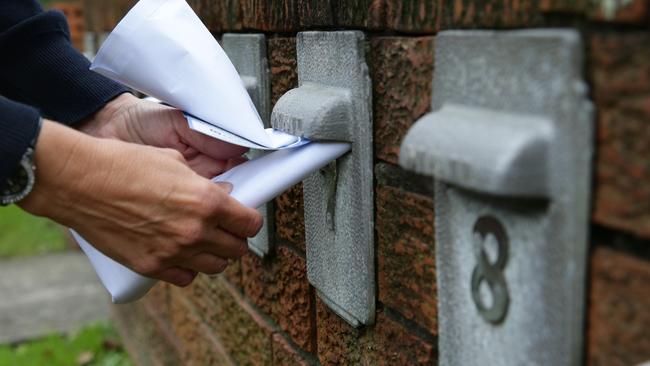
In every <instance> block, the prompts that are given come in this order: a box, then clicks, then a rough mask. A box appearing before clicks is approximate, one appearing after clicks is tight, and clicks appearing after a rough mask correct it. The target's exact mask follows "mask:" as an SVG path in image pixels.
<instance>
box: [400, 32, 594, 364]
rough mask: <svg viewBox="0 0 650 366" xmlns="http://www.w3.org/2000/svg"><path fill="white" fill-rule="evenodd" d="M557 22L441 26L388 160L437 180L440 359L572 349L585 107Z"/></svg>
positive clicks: (583, 217) (571, 41)
mask: <svg viewBox="0 0 650 366" xmlns="http://www.w3.org/2000/svg"><path fill="white" fill-rule="evenodd" d="M582 50H583V46H582V44H581V40H580V36H579V35H578V34H577V33H576V32H573V31H569V30H532V31H505V32H492V31H446V32H441V33H440V34H439V35H438V37H437V39H436V54H435V59H436V65H435V73H434V80H433V101H432V110H433V111H434V112H432V113H430V114H428V115H426V116H424V117H423V118H422V119H420V120H419V121H417V123H416V124H415V125H414V126H413V127H412V128H411V130H410V131H409V132H408V134H407V136H406V138H405V139H404V141H403V143H402V147H401V155H400V164H401V165H402V166H403V167H405V168H407V169H411V170H414V171H416V172H419V173H423V174H428V175H432V176H434V177H435V179H436V180H435V205H436V207H435V209H436V215H435V227H436V258H437V274H438V277H437V278H438V298H439V305H438V307H439V309H438V317H439V320H438V321H439V351H440V364H441V365H577V364H580V362H581V358H582V334H583V321H584V320H583V318H584V298H585V286H584V283H585V262H586V253H587V229H588V208H589V191H590V166H591V158H592V140H593V134H592V107H591V104H590V103H589V101H588V100H587V98H586V93H587V87H586V85H585V83H584V82H583V81H582V65H583V58H582Z"/></svg>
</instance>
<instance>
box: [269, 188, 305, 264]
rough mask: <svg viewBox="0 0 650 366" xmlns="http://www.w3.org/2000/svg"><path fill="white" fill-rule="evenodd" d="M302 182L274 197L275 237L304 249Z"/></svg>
mask: <svg viewBox="0 0 650 366" xmlns="http://www.w3.org/2000/svg"><path fill="white" fill-rule="evenodd" d="M304 205H305V203H304V200H303V195H302V183H298V184H297V185H295V186H293V187H291V188H290V189H288V190H287V191H286V192H285V193H283V194H281V195H280V196H278V197H277V198H276V199H275V228H276V237H278V238H280V239H284V240H286V241H288V242H289V243H291V244H293V245H295V246H296V247H297V248H299V249H301V250H302V251H303V252H304V251H305V245H306V244H305V216H304V210H305V209H304Z"/></svg>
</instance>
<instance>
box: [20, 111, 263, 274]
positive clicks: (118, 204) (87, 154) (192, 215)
mask: <svg viewBox="0 0 650 366" xmlns="http://www.w3.org/2000/svg"><path fill="white" fill-rule="evenodd" d="M35 165H36V166H37V170H36V174H37V177H36V185H35V187H34V190H33V191H32V193H31V194H30V195H29V196H28V197H27V198H26V199H25V200H23V201H22V202H21V203H20V206H21V207H22V208H23V209H25V210H26V211H28V212H31V213H33V214H35V215H38V216H45V217H49V218H51V219H53V220H54V221H57V222H59V223H61V224H63V225H66V226H69V227H71V228H73V229H75V230H77V232H79V234H81V235H82V236H83V237H84V238H86V239H87V240H88V241H89V242H91V243H92V244H93V245H94V246H95V247H96V248H97V249H99V250H100V251H101V252H103V253H104V254H106V255H108V256H109V257H111V258H113V259H115V260H117V261H118V262H120V263H122V264H124V265H126V266H127V267H129V268H131V269H133V270H134V271H136V272H138V273H140V274H142V275H145V276H148V277H152V278H157V279H161V280H164V281H167V282H170V283H173V284H176V285H179V286H184V285H187V284H189V283H190V282H191V281H192V280H193V278H194V276H195V275H196V272H204V273H208V274H213V273H218V272H221V271H223V270H224V269H225V267H226V265H227V259H230V258H238V257H240V256H242V255H243V254H244V253H246V251H247V245H246V238H247V237H250V236H253V235H255V234H256V233H257V231H258V230H259V229H260V227H261V225H262V218H261V216H260V214H259V213H258V212H257V211H256V210H254V209H250V208H247V207H244V206H242V205H241V204H240V203H238V202H237V201H236V200H235V199H234V198H232V197H231V196H230V195H229V194H228V193H229V192H228V189H227V188H225V186H223V185H218V184H215V183H213V182H211V181H210V180H208V179H205V178H203V177H201V176H199V175H198V174H196V173H195V172H193V171H192V170H191V169H190V168H189V167H188V166H187V165H186V162H185V159H184V158H183V156H182V155H181V154H180V153H179V152H178V151H175V150H171V149H161V148H155V147H149V146H142V145H137V144H130V143H125V142H121V141H116V140H110V139H99V138H94V137H91V136H88V135H85V134H83V133H80V132H78V131H76V130H73V129H71V128H68V127H65V126H63V125H60V124H57V123H54V122H51V121H44V124H43V128H42V130H41V135H40V137H39V140H38V143H37V145H36V152H35Z"/></svg>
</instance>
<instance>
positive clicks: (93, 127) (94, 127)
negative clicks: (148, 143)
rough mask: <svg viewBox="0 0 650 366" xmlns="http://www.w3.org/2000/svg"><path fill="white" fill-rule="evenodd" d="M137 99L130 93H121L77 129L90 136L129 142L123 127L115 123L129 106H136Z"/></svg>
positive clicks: (126, 111)
mask: <svg viewBox="0 0 650 366" xmlns="http://www.w3.org/2000/svg"><path fill="white" fill-rule="evenodd" d="M138 101H139V99H138V98H137V97H135V96H134V95H133V94H131V93H122V94H120V95H118V96H117V97H115V98H114V99H112V100H111V101H110V102H108V103H107V104H106V105H105V106H104V107H103V108H102V109H100V110H99V111H97V112H96V113H94V114H93V115H91V116H90V117H88V118H86V119H85V120H83V121H82V122H81V123H79V125H78V126H77V129H78V130H79V131H81V132H83V133H85V134H88V135H90V136H94V137H99V138H110V139H118V140H123V141H130V140H129V136H124V135H125V134H128V130H127V131H123V130H124V128H121V127H123V126H119V125H118V123H115V122H116V121H118V120H119V119H120V116H121V115H122V114H123V113H128V110H129V109H130V108H131V106H133V105H135V104H137V103H138Z"/></svg>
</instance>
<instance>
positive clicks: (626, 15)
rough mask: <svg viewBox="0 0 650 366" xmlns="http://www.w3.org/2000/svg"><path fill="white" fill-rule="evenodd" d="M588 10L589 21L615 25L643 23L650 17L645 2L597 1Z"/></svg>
mask: <svg viewBox="0 0 650 366" xmlns="http://www.w3.org/2000/svg"><path fill="white" fill-rule="evenodd" d="M594 4H595V5H596V6H593V7H592V8H591V9H590V12H589V15H590V18H591V19H594V20H599V21H607V22H615V23H631V24H634V23H644V22H647V21H648V16H649V15H650V2H648V1H647V0H629V1H598V2H594Z"/></svg>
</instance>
